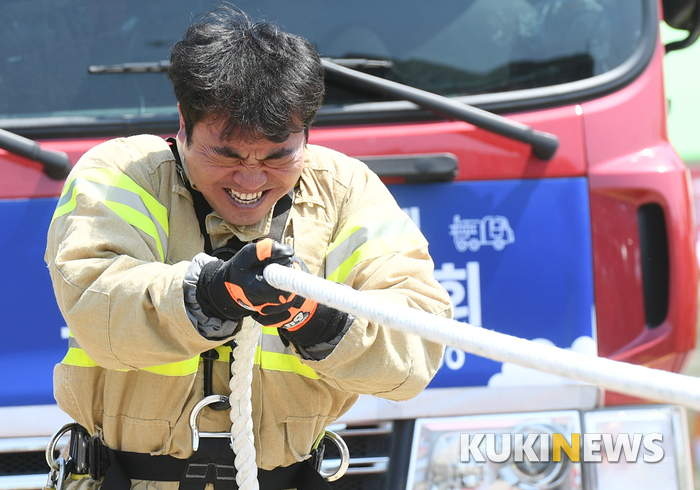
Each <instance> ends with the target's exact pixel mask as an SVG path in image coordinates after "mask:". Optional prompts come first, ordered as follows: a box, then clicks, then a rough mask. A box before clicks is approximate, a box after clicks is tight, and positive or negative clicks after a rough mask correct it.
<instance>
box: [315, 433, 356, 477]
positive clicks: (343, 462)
mask: <svg viewBox="0 0 700 490" xmlns="http://www.w3.org/2000/svg"><path fill="white" fill-rule="evenodd" d="M323 437H324V439H325V438H328V439H330V440H331V441H332V442H333V444H335V446H336V447H337V448H338V452H339V453H340V465H339V466H338V468H337V469H336V470H335V471H329V472H325V471H323V470H319V471H318V472H319V473H320V474H321V476H322V477H323V478H325V479H326V481H336V480H339V479H340V478H341V477H342V476H343V475H344V474H345V472H346V471H347V470H348V467H349V466H350V450H348V445H347V444H345V441H344V440H343V438H342V437H340V436H339V435H338V434H336V433H335V432H333V431H331V430H326V433H325V435H324V436H323Z"/></svg>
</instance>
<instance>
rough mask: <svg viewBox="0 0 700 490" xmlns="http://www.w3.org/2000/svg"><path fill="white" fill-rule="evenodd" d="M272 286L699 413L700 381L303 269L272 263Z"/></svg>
mask: <svg viewBox="0 0 700 490" xmlns="http://www.w3.org/2000/svg"><path fill="white" fill-rule="evenodd" d="M263 275H264V277H265V280H266V281H267V282H268V283H269V284H271V285H272V286H274V287H276V288H278V289H283V290H285V291H291V292H294V293H296V294H299V295H301V296H304V297H307V298H311V299H313V300H315V301H317V302H319V303H322V304H324V305H327V306H331V307H333V308H336V309H338V310H342V311H345V312H348V313H352V314H353V315H355V316H357V317H362V318H367V319H369V320H371V321H374V322H377V323H379V324H380V325H384V326H387V327H391V328H394V329H398V330H402V331H404V332H409V333H413V334H416V335H419V336H421V337H423V338H425V339H428V340H432V341H433V342H437V343H441V344H445V345H448V346H452V347H456V348H458V349H461V350H463V351H465V352H469V353H472V354H476V355H478V356H482V357H487V358H489V359H494V360H496V361H500V362H512V363H516V364H520V365H522V366H525V367H529V368H534V369H537V370H540V371H544V372H547V373H551V374H556V375H559V376H564V377H566V378H570V379H574V380H577V381H582V382H585V383H591V384H593V385H596V386H601V387H603V388H606V389H608V390H612V391H617V392H619V393H625V394H628V395H632V396H637V397H641V398H646V399H651V400H657V401H661V402H664V403H675V404H679V405H685V406H687V407H690V408H693V409H695V410H700V378H695V377H691V376H684V375H681V374H676V373H670V372H667V371H662V370H659V369H652V368H647V367H643V366H637V365H633V364H629V363H625V362H620V361H613V360H610V359H605V358H600V357H595V356H590V355H585V354H581V353H578V352H573V351H569V350H564V349H560V348H558V347H553V346H549V345H543V344H539V343H536V342H533V341H530V340H525V339H521V338H517V337H513V336H510V335H506V334H502V333H499V332H495V331H492V330H486V329H484V328H480V327H474V326H473V325H469V324H467V323H462V322H457V321H455V320H449V319H447V318H443V317H439V316H435V315H431V314H429V313H425V312H423V311H418V310H414V309H412V308H408V307H404V306H400V305H396V304H391V303H387V302H386V301H383V300H379V299H377V298H376V297H374V296H371V295H369V294H366V293H363V292H361V291H356V290H354V289H351V288H348V287H344V286H341V285H339V284H336V283H333V282H330V281H327V280H325V279H321V278H319V277H315V276H312V275H311V274H307V273H304V272H301V271H297V270H294V269H291V268H289V267H283V266H281V265H278V264H271V265H268V266H267V267H265V269H264V271H263Z"/></svg>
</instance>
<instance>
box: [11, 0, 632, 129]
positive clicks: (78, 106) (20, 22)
mask: <svg viewBox="0 0 700 490" xmlns="http://www.w3.org/2000/svg"><path fill="white" fill-rule="evenodd" d="M642 1H643V0H467V1H465V0H452V1H447V0H442V1H440V0H438V1H433V2H424V1H418V0H392V1H386V0H385V1H377V0H353V1H352V2H347V1H332V0H295V1H279V0H277V1H260V0H245V1H243V0H241V1H238V2H235V3H236V5H237V6H239V7H240V8H242V9H243V10H244V11H246V12H247V13H248V14H249V15H250V16H251V17H253V18H254V19H265V20H272V21H275V22H276V23H277V24H279V25H280V26H281V27H282V28H283V29H286V30H288V31H291V32H295V33H297V34H301V35H303V36H305V37H306V38H308V39H309V40H310V41H312V42H313V43H314V45H315V46H316V47H317V49H318V50H319V52H320V54H321V55H322V56H324V57H330V58H335V59H347V58H352V59H358V58H359V59H360V60H359V61H354V62H351V63H355V67H357V68H358V69H361V70H362V71H365V72H367V73H371V74H374V75H378V76H381V77H384V78H388V79H391V80H394V81H397V82H401V83H404V84H407V85H411V86H414V87H418V88H421V89H424V90H428V91H431V92H435V93H438V94H441V95H448V96H458V95H471V94H484V93H495V92H503V91H513V90H521V89H527V88H535V87H543V86H547V85H556V84H561V83H565V82H570V81H574V80H580V79H584V78H589V77H592V76H595V75H599V74H602V73H605V72H607V71H609V70H611V69H613V68H615V67H616V66H619V65H620V64H621V63H622V62H624V61H625V60H626V59H627V58H629V57H630V55H631V54H632V52H633V51H634V50H635V48H636V46H637V45H638V44H639V42H640V36H641V32H642V17H643V15H642V10H643V9H642ZM209 7H210V2H207V1H190V2H185V1H177V2H174V1H171V0H167V1H166V0H149V1H143V0H138V1H135V0H121V1H119V2H114V1H110V2H107V1H103V0H99V1H98V0H71V1H67V0H16V1H13V0H0V36H2V42H1V43H0V126H3V125H7V124H6V123H8V122H11V121H7V120H8V119H9V120H15V121H16V120H17V119H19V118H22V119H24V118H36V117H78V118H98V119H99V118H117V119H119V118H122V119H124V118H127V119H132V120H138V119H139V118H147V117H158V116H167V117H171V116H172V117H175V116H176V114H177V113H176V106H175V99H174V96H173V93H172V88H171V87H170V84H169V82H168V79H167V75H166V74H165V73H162V72H161V73H117V74H112V73H110V74H106V73H102V74H89V73H88V67H89V66H91V65H112V64H121V63H135V62H158V61H162V60H167V59H168V58H169V50H170V48H171V46H172V45H173V44H174V43H175V42H176V41H177V40H178V39H180V38H181V37H182V35H183V33H184V31H185V29H186V28H187V26H188V25H189V23H190V22H191V20H192V18H193V16H195V15H197V14H199V13H200V12H202V11H204V10H207V9H208V8H209ZM363 59H372V60H384V61H385V63H377V64H375V65H374V66H368V65H367V64H366V63H364V62H363V61H362V60H363ZM349 66H353V65H352V64H350V65H349ZM383 97H384V96H379V95H376V94H372V93H369V92H366V91H359V90H357V89H354V88H353V87H352V86H351V85H350V84H347V83H342V82H338V81H334V80H329V83H328V89H327V96H326V104H327V105H329V106H332V105H339V104H349V103H358V102H364V101H375V100H382V99H383ZM3 120H5V123H3ZM10 125H11V124H10Z"/></svg>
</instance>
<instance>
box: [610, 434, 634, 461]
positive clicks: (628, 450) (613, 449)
mask: <svg viewBox="0 0 700 490" xmlns="http://www.w3.org/2000/svg"><path fill="white" fill-rule="evenodd" d="M641 443H642V434H634V435H633V437H632V442H630V435H629V434H618V435H617V438H616V441H615V442H614V443H613V436H612V434H603V445H604V446H605V454H606V456H607V459H608V461H610V462H611V463H617V462H619V461H620V453H621V452H624V454H625V461H627V462H628V463H631V462H634V461H636V459H637V456H639V448H640V446H641Z"/></svg>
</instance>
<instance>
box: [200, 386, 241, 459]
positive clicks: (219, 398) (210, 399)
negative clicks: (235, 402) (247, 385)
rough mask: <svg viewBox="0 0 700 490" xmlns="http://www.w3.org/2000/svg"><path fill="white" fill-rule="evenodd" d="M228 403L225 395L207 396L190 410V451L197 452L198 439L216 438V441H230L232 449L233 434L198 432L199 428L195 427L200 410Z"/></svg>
mask: <svg viewBox="0 0 700 490" xmlns="http://www.w3.org/2000/svg"><path fill="white" fill-rule="evenodd" d="M227 402H228V397H227V396H225V395H209V396H207V397H204V398H202V399H201V400H200V401H199V402H197V404H196V405H195V406H194V408H193V409H192V413H191V414H190V428H191V429H192V450H193V451H195V452H196V451H197V450H198V449H199V439H200V438H205V437H208V438H218V439H223V438H228V439H230V445H231V448H233V434H231V433H230V432H199V428H198V427H197V416H198V415H199V412H201V411H202V409H203V408H204V407H206V406H208V405H212V404H214V403H227Z"/></svg>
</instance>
